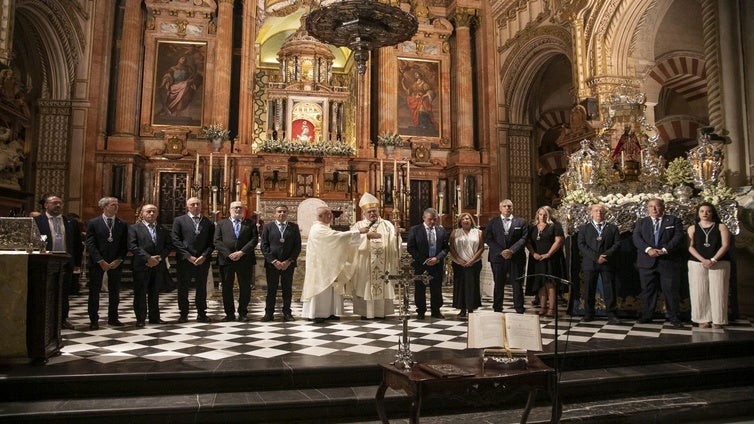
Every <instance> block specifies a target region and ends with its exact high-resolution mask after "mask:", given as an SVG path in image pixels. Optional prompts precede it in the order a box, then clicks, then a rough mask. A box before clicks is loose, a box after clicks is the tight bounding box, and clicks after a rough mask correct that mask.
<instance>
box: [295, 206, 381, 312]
mask: <svg viewBox="0 0 754 424" xmlns="http://www.w3.org/2000/svg"><path fill="white" fill-rule="evenodd" d="M332 219H333V215H332V211H331V210H330V208H328V207H326V206H320V207H319V208H317V220H316V221H314V223H313V224H312V227H311V229H310V230H309V239H308V241H307V244H306V274H305V276H304V287H303V291H302V293H301V300H302V301H303V303H304V305H303V311H302V315H303V317H304V318H308V319H313V320H314V322H324V321H325V320H326V319H338V315H342V314H343V294H345V285H346V283H347V282H348V280H349V279H350V278H351V276H352V274H353V263H352V261H353V255H354V253H355V249H356V246H358V245H359V242H360V241H361V234H364V233H366V232H367V231H368V228H363V229H361V230H354V231H336V230H333V229H332V228H330V223H332ZM368 237H369V236H368ZM371 237H375V236H371Z"/></svg>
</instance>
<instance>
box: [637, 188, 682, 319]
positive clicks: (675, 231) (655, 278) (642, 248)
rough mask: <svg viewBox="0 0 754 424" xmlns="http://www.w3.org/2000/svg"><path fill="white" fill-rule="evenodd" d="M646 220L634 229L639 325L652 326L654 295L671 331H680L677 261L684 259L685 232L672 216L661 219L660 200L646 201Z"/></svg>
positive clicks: (662, 214)
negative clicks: (662, 304)
mask: <svg viewBox="0 0 754 424" xmlns="http://www.w3.org/2000/svg"><path fill="white" fill-rule="evenodd" d="M647 212H648V213H649V216H648V217H645V218H642V219H640V220H639V221H638V222H637V223H636V226H635V227H634V233H633V241H634V246H636V250H637V252H636V266H637V267H638V268H639V280H640V281H641V296H642V299H643V302H644V305H643V306H644V311H643V312H642V316H641V318H640V319H639V322H640V323H650V322H652V316H653V315H654V311H655V306H656V303H657V293H658V292H659V291H660V289H662V294H663V296H664V297H665V306H666V309H667V311H666V317H667V319H668V321H669V322H670V324H671V325H672V326H673V327H682V326H683V324H682V323H681V320H680V319H679V317H678V304H679V303H680V286H681V261H682V260H683V259H684V252H685V251H686V246H685V243H684V242H685V240H686V238H685V232H684V231H683V222H682V221H681V220H680V219H679V218H678V217H675V216H673V215H665V202H664V201H663V200H662V199H649V200H648V201H647Z"/></svg>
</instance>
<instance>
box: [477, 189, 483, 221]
mask: <svg viewBox="0 0 754 424" xmlns="http://www.w3.org/2000/svg"><path fill="white" fill-rule="evenodd" d="M481 214H482V194H481V193H477V194H476V216H477V219H478V218H479V216H480V215H481Z"/></svg>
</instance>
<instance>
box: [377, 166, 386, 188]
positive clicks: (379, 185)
mask: <svg viewBox="0 0 754 424" xmlns="http://www.w3.org/2000/svg"><path fill="white" fill-rule="evenodd" d="M384 172H385V171H384V168H383V166H382V159H380V180H379V181H377V187H379V188H380V191H384V190H385V188H384V187H383V184H384V183H385V177H384V176H383V173H384Z"/></svg>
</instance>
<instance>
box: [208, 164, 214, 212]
mask: <svg viewBox="0 0 754 424" xmlns="http://www.w3.org/2000/svg"><path fill="white" fill-rule="evenodd" d="M213 177H214V175H212V153H210V154H209V185H213V184H214V181H213ZM213 210H214V209H213Z"/></svg>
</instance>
